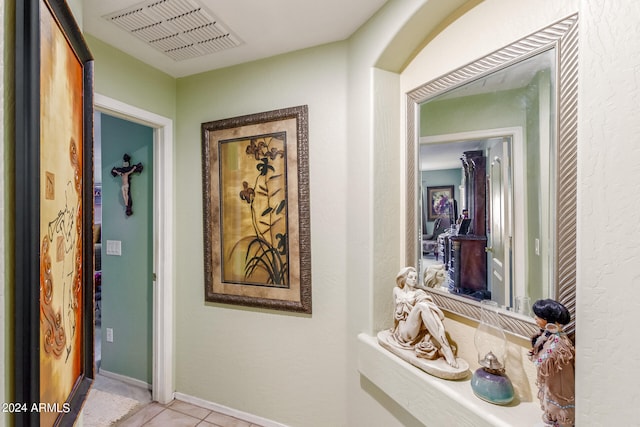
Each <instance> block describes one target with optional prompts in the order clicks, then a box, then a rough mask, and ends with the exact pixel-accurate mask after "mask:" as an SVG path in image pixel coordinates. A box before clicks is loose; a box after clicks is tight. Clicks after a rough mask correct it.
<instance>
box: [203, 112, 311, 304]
mask: <svg viewBox="0 0 640 427" xmlns="http://www.w3.org/2000/svg"><path fill="white" fill-rule="evenodd" d="M201 131H202V173H203V209H204V263H205V300H206V301H209V302H218V303H226V304H238V305H245V306H252V307H263V308H270V309H276V310H285V311H296V312H302V313H309V314H310V313H311V242H310V224H309V168H308V110H307V106H306V105H304V106H297V107H291V108H285V109H281V110H275V111H268V112H263V113H258V114H251V115H247V116H241V117H234V118H229V119H223V120H216V121H212V122H207V123H203V124H202V126H201Z"/></svg>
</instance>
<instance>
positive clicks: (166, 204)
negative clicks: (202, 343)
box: [94, 93, 175, 404]
mask: <svg viewBox="0 0 640 427" xmlns="http://www.w3.org/2000/svg"><path fill="white" fill-rule="evenodd" d="M94 104H95V108H96V110H98V111H101V112H104V113H108V114H110V115H113V116H115V117H119V118H122V119H126V120H129V121H132V122H136V123H140V124H143V125H145V126H149V127H151V128H153V144H154V150H153V152H154V154H153V156H154V159H153V162H154V165H155V167H154V176H153V200H154V212H155V213H154V221H153V223H154V226H153V236H154V244H153V248H154V249H153V251H154V254H153V265H154V273H155V276H156V280H155V285H154V289H153V344H152V346H153V348H152V353H153V355H152V360H153V366H152V386H153V387H152V397H153V400H155V401H157V402H159V403H163V404H165V403H169V402H170V401H171V400H173V397H174V391H175V389H174V384H173V287H174V283H175V280H174V277H173V269H174V268H173V267H174V265H173V247H174V236H173V221H174V218H173V205H174V203H173V121H172V120H171V119H169V118H166V117H163V116H159V115H157V114H155V113H151V112H149V111H145V110H142V109H140V108H138V107H134V106H132V105H128V104H125V103H123V102H121V101H118V100H115V99H112V98H109V97H106V96H103V95H100V94H97V93H96V94H94Z"/></svg>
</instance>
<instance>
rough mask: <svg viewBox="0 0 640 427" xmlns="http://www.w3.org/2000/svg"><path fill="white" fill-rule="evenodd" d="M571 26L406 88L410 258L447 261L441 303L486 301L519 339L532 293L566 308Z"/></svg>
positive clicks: (469, 305) (527, 331)
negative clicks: (499, 311) (520, 306)
mask: <svg viewBox="0 0 640 427" xmlns="http://www.w3.org/2000/svg"><path fill="white" fill-rule="evenodd" d="M576 34H577V16H571V17H569V18H567V19H565V20H563V21H561V22H558V23H556V24H553V25H551V26H549V27H547V28H545V29H543V30H541V31H539V32H538V33H535V34H533V35H531V36H529V37H526V38H524V39H522V40H519V41H517V42H515V43H513V44H512V45H509V46H507V47H505V48H504V49H501V50H499V51H497V52H494V53H492V54H490V55H488V56H487V57H485V58H482V59H480V60H478V61H476V62H474V63H472V64H469V65H467V66H465V67H462V68H460V69H458V70H455V71H454V72H452V73H451V74H449V75H446V76H444V77H442V78H439V79H437V80H435V81H432V82H428V83H426V84H425V85H423V86H420V87H419V88H417V89H415V90H413V91H412V92H410V93H408V94H407V95H408V106H407V117H408V125H407V129H408V138H409V139H408V156H407V165H408V171H409V172H408V173H409V176H408V182H409V183H411V184H410V187H409V188H408V194H407V206H408V212H407V220H408V221H407V223H408V224H410V225H411V226H410V227H408V228H409V230H408V235H407V254H408V259H407V260H408V261H409V262H411V263H414V264H415V265H418V266H420V271H421V273H422V274H424V273H425V272H426V271H427V269H429V267H430V266H435V267H433V268H436V269H442V268H444V271H445V274H444V277H445V281H444V283H440V284H438V285H437V286H435V287H433V288H427V290H428V291H429V292H430V293H431V295H432V296H433V297H434V299H435V300H436V302H437V303H438V304H439V305H440V306H441V307H443V308H445V309H447V310H449V311H451V312H454V313H457V314H460V315H463V316H465V317H470V318H472V319H478V318H479V301H480V300H482V299H492V300H494V301H497V302H498V304H499V305H501V306H502V307H504V310H503V312H502V315H503V320H504V321H505V322H504V323H505V326H506V329H507V330H508V331H510V332H512V333H515V334H518V335H522V336H525V337H529V336H530V335H531V334H532V333H533V332H534V331H535V326H534V324H533V319H532V318H531V317H530V315H529V314H528V313H527V311H528V309H529V308H530V307H529V306H530V304H531V302H533V301H535V300H537V299H540V298H554V299H557V300H559V301H561V302H563V303H564V304H565V305H566V306H567V307H568V308H569V309H570V311H571V312H572V318H573V315H574V314H575V271H576V269H575V235H576V224H575V215H574V212H575V207H576V198H575V189H576V143H577V141H576V132H575V128H576V104H577V99H576V90H575V89H576V87H577V68H576V67H577V66H576V64H577V44H576ZM416 237H417V239H416ZM525 297H526V298H528V302H526V303H525V305H524V309H525V310H524V312H521V313H518V312H517V311H518V310H516V305H517V304H516V302H517V301H522V300H523V298H525ZM573 325H574V322H573V321H572V323H571V324H570V325H568V327H567V329H568V330H569V331H570V333H572V332H573Z"/></svg>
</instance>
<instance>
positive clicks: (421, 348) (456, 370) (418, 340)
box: [378, 267, 469, 379]
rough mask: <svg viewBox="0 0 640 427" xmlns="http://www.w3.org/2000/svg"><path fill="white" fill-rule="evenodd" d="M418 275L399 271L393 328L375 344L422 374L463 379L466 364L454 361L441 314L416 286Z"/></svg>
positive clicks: (379, 335) (409, 271) (453, 354)
mask: <svg viewBox="0 0 640 427" xmlns="http://www.w3.org/2000/svg"><path fill="white" fill-rule="evenodd" d="M417 282H418V274H417V272H416V269H415V268H413V267H405V268H403V269H402V270H401V271H400V272H399V273H398V275H397V277H396V286H395V287H394V288H393V303H394V319H393V320H394V326H393V328H392V329H390V330H386V331H382V332H380V333H379V334H378V342H379V343H380V344H381V345H382V346H383V347H385V348H386V349H388V350H390V351H391V352H393V353H394V354H396V355H398V356H400V357H402V358H403V359H404V360H406V361H408V362H409V363H411V364H413V365H415V366H417V367H419V368H420V369H422V370H424V371H425V372H427V373H429V374H432V375H435V376H438V377H440V378H446V379H459V378H463V377H465V376H466V375H467V373H468V368H469V365H468V364H467V362H466V361H464V360H463V359H460V358H456V355H455V353H456V348H455V346H454V345H452V344H451V342H450V341H449V339H448V337H447V334H446V332H445V328H444V324H443V323H442V321H443V320H444V314H443V313H442V311H441V310H440V308H438V306H437V305H436V304H435V303H434V302H433V299H432V298H431V296H429V295H428V294H427V293H426V292H425V291H424V290H422V289H419V288H417V287H416V285H417Z"/></svg>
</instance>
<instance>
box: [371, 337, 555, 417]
mask: <svg viewBox="0 0 640 427" xmlns="http://www.w3.org/2000/svg"><path fill="white" fill-rule="evenodd" d="M358 341H359V343H358V371H359V372H360V373H361V374H362V375H364V376H365V377H367V378H368V379H369V380H370V381H371V382H372V383H373V384H375V385H376V386H377V387H378V388H380V389H381V390H382V391H383V392H385V393H386V394H387V395H388V396H389V397H390V398H391V399H393V400H394V401H395V402H396V403H398V405H400V406H401V407H402V408H404V409H405V410H406V411H407V412H409V413H410V414H411V415H413V416H414V417H415V418H416V419H418V420H419V421H421V422H422V423H424V424H425V425H456V426H473V427H477V426H505V427H509V426H542V425H544V424H543V423H542V420H541V415H542V411H541V410H540V404H539V403H538V401H537V399H536V401H535V402H518V403H516V404H512V405H510V406H499V405H493V404H491V403H487V402H485V401H483V400H480V399H479V398H477V397H476V396H475V395H474V394H473V391H472V390H471V384H470V382H471V381H470V378H471V375H469V378H468V379H466V380H458V381H450V380H443V379H440V378H437V377H434V376H431V375H429V374H427V373H425V372H423V371H421V370H420V369H418V368H416V367H414V366H413V365H411V364H409V363H407V362H405V361H403V360H402V359H400V358H399V357H397V356H395V355H393V354H392V353H390V352H389V351H387V350H385V349H384V348H382V347H381V346H380V345H379V344H378V342H377V339H376V338H375V337H372V336H370V335H367V334H360V335H358Z"/></svg>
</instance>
